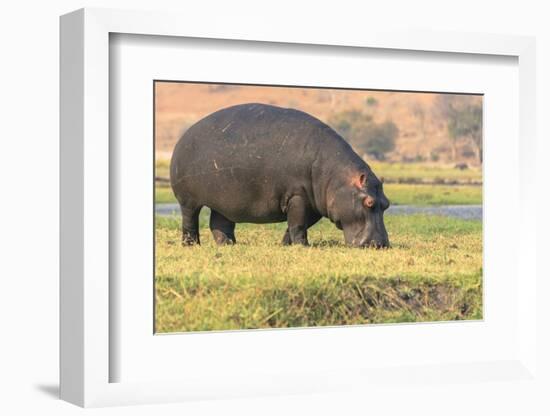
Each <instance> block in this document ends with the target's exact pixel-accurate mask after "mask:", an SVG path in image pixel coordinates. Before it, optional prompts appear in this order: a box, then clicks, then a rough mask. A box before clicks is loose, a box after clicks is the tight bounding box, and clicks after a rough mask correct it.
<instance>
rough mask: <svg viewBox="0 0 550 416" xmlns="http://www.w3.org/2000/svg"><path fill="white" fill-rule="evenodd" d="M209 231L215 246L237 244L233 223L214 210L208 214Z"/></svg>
mask: <svg viewBox="0 0 550 416" xmlns="http://www.w3.org/2000/svg"><path fill="white" fill-rule="evenodd" d="M210 230H211V231H212V235H213V236H214V241H216V243H217V244H220V245H223V244H235V243H236V242H237V240H236V239H235V223H234V222H233V221H229V220H228V219H227V218H225V217H224V216H223V215H222V214H220V213H219V212H217V211H214V210H212V211H211V212H210Z"/></svg>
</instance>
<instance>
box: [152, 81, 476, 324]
mask: <svg viewBox="0 0 550 416" xmlns="http://www.w3.org/2000/svg"><path fill="white" fill-rule="evenodd" d="M153 89H154V99H153V103H152V111H153V117H154V131H153V138H152V140H153V141H154V161H153V163H154V167H155V174H154V178H151V181H152V184H153V186H154V214H153V215H154V227H155V229H154V250H153V251H154V254H153V256H154V276H153V279H154V326H155V328H154V331H155V333H157V334H162V333H181V332H197V331H227V330H253V329H284V328H311V327H327V326H332V327H337V326H348V325H372V324H399V323H414V322H438V321H469V320H482V319H483V203H482V202H483V123H482V120H483V95H482V94H473V93H472V94H466V93H450V92H433V91H426V92H424V91H392V90H368V89H358V88H330V87H326V86H294V85H253V84H229V83H219V82H218V83H215V82H211V83H210V82H191V81H189V82H187V81H174V80H155V81H154V82H153ZM144 186H147V185H146V184H144Z"/></svg>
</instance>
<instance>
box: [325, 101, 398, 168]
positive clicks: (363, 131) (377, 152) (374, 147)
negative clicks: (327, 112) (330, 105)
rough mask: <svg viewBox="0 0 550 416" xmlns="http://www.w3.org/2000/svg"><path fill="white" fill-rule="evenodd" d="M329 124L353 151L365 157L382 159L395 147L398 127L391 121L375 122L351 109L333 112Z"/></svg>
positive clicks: (366, 115)
mask: <svg viewBox="0 0 550 416" xmlns="http://www.w3.org/2000/svg"><path fill="white" fill-rule="evenodd" d="M329 125H331V126H332V127H333V128H334V129H336V130H337V131H338V133H340V134H341V135H342V137H344V139H346V140H347V141H348V142H349V143H350V144H351V146H352V147H353V148H354V149H355V151H356V152H357V153H358V154H359V155H361V156H364V157H365V158H374V159H376V160H384V159H385V158H386V154H387V153H389V152H391V151H392V150H394V149H395V140H396V138H397V136H398V134H399V129H398V128H397V126H396V125H395V123H393V122H392V121H389V120H388V121H384V122H382V123H376V122H374V121H373V119H372V116H370V115H369V114H365V113H363V112H361V111H357V110H351V111H343V112H340V113H336V114H334V115H333V116H332V117H331V118H330V120H329Z"/></svg>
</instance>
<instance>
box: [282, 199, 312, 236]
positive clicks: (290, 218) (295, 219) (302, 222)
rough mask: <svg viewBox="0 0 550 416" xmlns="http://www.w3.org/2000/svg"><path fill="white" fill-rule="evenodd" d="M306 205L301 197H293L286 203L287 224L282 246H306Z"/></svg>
mask: <svg viewBox="0 0 550 416" xmlns="http://www.w3.org/2000/svg"><path fill="white" fill-rule="evenodd" d="M308 214H309V213H308V205H307V203H306V201H305V199H304V198H302V197H301V196H293V197H292V198H290V200H289V201H288V210H287V222H288V229H287V231H286V233H285V236H284V238H283V244H302V245H304V246H307V245H308V241H307V227H308V217H309V215H308Z"/></svg>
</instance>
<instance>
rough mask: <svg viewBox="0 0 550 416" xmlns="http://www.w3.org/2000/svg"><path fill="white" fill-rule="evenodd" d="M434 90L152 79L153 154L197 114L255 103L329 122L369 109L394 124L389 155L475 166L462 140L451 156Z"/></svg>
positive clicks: (165, 153)
mask: <svg viewBox="0 0 550 416" xmlns="http://www.w3.org/2000/svg"><path fill="white" fill-rule="evenodd" d="M440 95H441V94H434V93H410V92H395V91H366V90H361V91H357V90H336V89H315V88H292V87H291V88H288V87H263V86H239V85H223V84H192V83H179V82H157V83H156V88H155V109H156V110H155V111H156V114H155V132H156V137H155V147H156V151H157V155H158V156H157V157H159V158H169V157H170V155H171V152H172V149H173V148H174V145H175V143H176V142H177V140H178V138H179V137H180V136H181V134H182V132H184V131H185V130H186V129H187V128H188V127H189V126H190V125H192V124H193V123H195V122H196V121H198V120H200V119H201V118H202V117H204V116H206V115H208V114H210V113H212V112H214V111H216V110H219V109H221V108H224V107H229V106H231V105H235V104H241V103H247V102H260V103H266V104H273V105H278V106H282V107H291V108H296V109H299V110H302V111H305V112H307V113H309V114H312V115H313V116H315V117H317V118H319V119H321V120H322V121H325V122H328V121H329V119H330V117H331V115H333V114H335V113H338V112H341V111H347V110H359V111H362V112H364V113H366V114H369V115H370V116H371V117H372V118H373V120H374V121H375V122H383V121H386V120H391V121H393V122H394V123H395V124H396V125H397V127H398V128H399V136H398V137H397V140H396V148H395V150H394V151H393V152H392V153H391V154H390V155H388V156H389V157H388V158H389V160H394V161H402V160H413V159H421V160H427V161H430V159H431V156H432V154H437V155H438V156H439V162H445V163H449V162H452V163H455V162H467V163H468V164H469V165H476V164H477V162H476V160H475V157H474V156H473V155H467V154H462V153H463V152H464V151H465V150H467V147H468V146H467V144H466V143H461V144H460V145H459V147H458V150H459V151H458V156H457V160H455V161H452V160H451V140H450V138H449V135H448V132H447V122H446V119H445V118H444V116H443V115H442V112H441V111H440V109H439V107H438V103H439V101H438V96H440ZM454 98H455V99H465V100H470V101H475V100H479V101H481V100H482V97H481V96H455V97H454Z"/></svg>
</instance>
